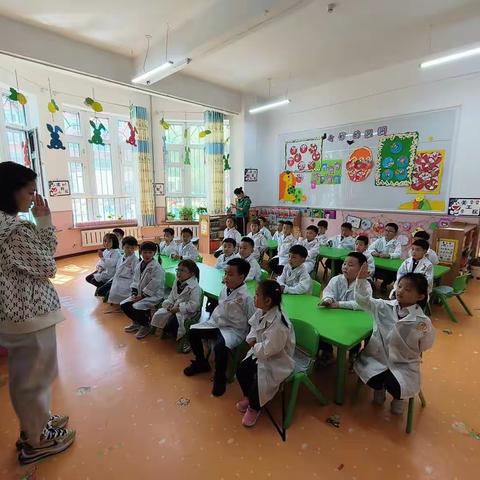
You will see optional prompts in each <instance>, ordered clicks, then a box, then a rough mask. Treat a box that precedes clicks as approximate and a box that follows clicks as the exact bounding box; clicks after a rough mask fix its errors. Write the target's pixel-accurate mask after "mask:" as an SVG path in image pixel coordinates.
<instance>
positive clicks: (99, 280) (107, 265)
mask: <svg viewBox="0 0 480 480" xmlns="http://www.w3.org/2000/svg"><path fill="white" fill-rule="evenodd" d="M103 248H104V249H103V250H99V251H98V256H99V258H100V260H99V261H98V263H97V267H96V269H95V272H93V273H91V274H90V275H88V276H87V277H86V278H85V280H86V281H87V282H88V283H91V284H92V285H94V286H95V287H97V290H96V292H95V295H98V294H99V293H98V288H99V287H101V286H103V285H105V284H106V283H107V282H108V281H110V280H111V279H112V278H113V276H114V275H115V270H116V268H117V262H118V259H119V258H120V256H121V253H120V250H119V243H118V238H117V236H116V235H115V234H114V233H106V234H105V236H104V237H103Z"/></svg>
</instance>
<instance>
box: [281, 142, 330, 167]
mask: <svg viewBox="0 0 480 480" xmlns="http://www.w3.org/2000/svg"><path fill="white" fill-rule="evenodd" d="M322 144H323V140H322V139H321V138H309V139H305V140H293V141H290V142H286V143H285V167H284V168H285V170H288V171H291V172H304V171H314V170H317V169H318V168H319V165H320V160H321V158H322Z"/></svg>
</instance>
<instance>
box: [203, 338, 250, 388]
mask: <svg viewBox="0 0 480 480" xmlns="http://www.w3.org/2000/svg"><path fill="white" fill-rule="evenodd" d="M249 350H250V346H249V345H248V343H247V342H242V343H241V344H240V345H238V346H237V347H235V348H234V349H233V350H230V356H231V361H230V363H229V366H228V371H227V382H228V383H232V382H233V381H234V380H235V375H236V373H237V369H238V365H239V364H240V362H241V361H242V360H243V359H244V358H245V356H246V355H247V352H248V351H249ZM211 354H212V347H211V345H210V343H209V344H208V349H207V353H206V355H205V358H206V359H207V361H209V360H210V355H211Z"/></svg>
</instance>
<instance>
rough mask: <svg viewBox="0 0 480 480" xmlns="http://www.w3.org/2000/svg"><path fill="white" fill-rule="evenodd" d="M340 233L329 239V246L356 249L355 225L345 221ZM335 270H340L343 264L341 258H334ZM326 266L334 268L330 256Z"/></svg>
mask: <svg viewBox="0 0 480 480" xmlns="http://www.w3.org/2000/svg"><path fill="white" fill-rule="evenodd" d="M340 232H341V233H340V235H335V236H334V237H332V238H330V239H329V240H328V246H330V247H333V248H344V249H346V250H354V249H355V238H354V237H353V227H352V224H351V223H350V222H344V223H342V225H340ZM334 262H335V270H337V271H338V270H339V269H340V268H341V266H342V263H343V262H342V261H341V260H334ZM325 267H326V268H327V269H330V268H332V260H331V259H330V258H329V259H328V260H327V261H326V262H325Z"/></svg>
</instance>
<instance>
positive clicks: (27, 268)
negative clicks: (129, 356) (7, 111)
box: [0, 162, 75, 464]
mask: <svg viewBox="0 0 480 480" xmlns="http://www.w3.org/2000/svg"><path fill="white" fill-rule="evenodd" d="M36 179H37V174H36V173H35V172H34V171H33V170H30V169H29V168H26V167H24V166H22V165H19V164H17V163H14V162H3V163H0V345H2V346H3V347H5V348H6V349H7V350H8V373H9V387H10V399H11V402H12V405H13V408H14V409H15V413H16V414H17V417H18V419H19V422H20V437H19V439H18V441H17V449H18V450H19V451H20V454H19V456H18V460H19V462H20V463H21V464H29V463H34V462H37V461H39V460H42V459H44V458H46V457H49V456H51V455H55V454H57V453H60V452H62V451H64V450H65V449H67V448H68V447H69V446H70V445H71V444H72V443H73V441H74V439H75V431H73V430H68V429H66V428H64V427H65V426H66V424H67V423H68V417H66V416H60V415H51V413H50V397H51V385H52V382H53V380H54V379H55V377H56V376H57V339H56V332H55V325H56V324H57V323H59V322H61V321H62V320H63V315H62V312H61V306H60V300H59V298H58V295H57V292H56V291H55V288H54V286H53V285H52V283H51V282H50V280H49V279H50V278H53V277H54V276H55V273H56V265H55V260H54V258H53V255H54V253H55V249H56V246H57V240H56V237H55V228H54V227H53V225H52V220H51V216H50V209H49V207H48V203H47V201H46V200H45V199H43V198H42V197H41V196H40V195H38V193H36V192H37V184H36ZM32 203H33V208H32V214H33V216H34V218H35V223H36V225H35V224H33V223H31V222H29V221H27V220H23V219H21V218H20V217H19V216H18V213H19V212H28V211H29V210H30V207H31V206H32Z"/></svg>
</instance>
